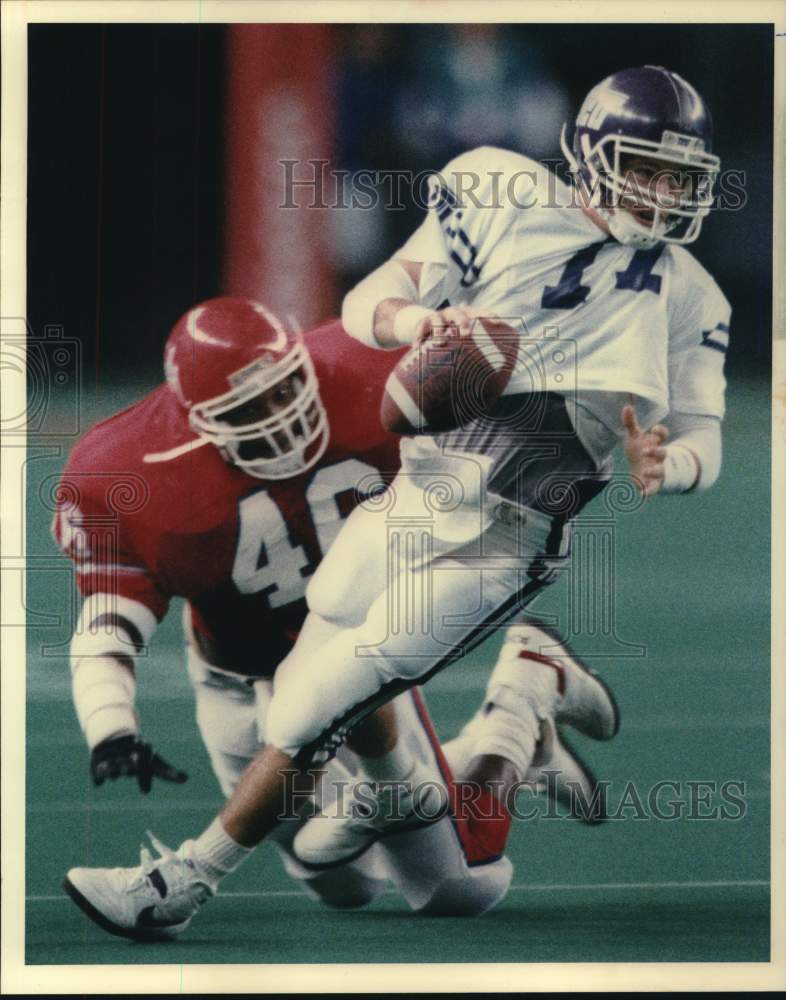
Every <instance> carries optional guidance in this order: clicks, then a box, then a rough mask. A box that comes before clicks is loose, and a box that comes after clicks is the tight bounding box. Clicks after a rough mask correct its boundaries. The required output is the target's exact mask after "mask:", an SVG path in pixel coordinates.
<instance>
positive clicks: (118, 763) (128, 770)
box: [90, 735, 188, 794]
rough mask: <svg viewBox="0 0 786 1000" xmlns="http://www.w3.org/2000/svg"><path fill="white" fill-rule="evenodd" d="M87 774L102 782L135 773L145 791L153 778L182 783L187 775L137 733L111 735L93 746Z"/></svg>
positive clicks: (147, 790) (96, 782) (140, 786)
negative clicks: (168, 761) (161, 755)
mask: <svg viewBox="0 0 786 1000" xmlns="http://www.w3.org/2000/svg"><path fill="white" fill-rule="evenodd" d="M90 774H91V776H92V778H93V783H94V784H96V785H103V783H104V782H105V781H106V779H107V778H111V779H112V780H113V781H114V779H115V778H121V777H129V778H132V777H136V780H137V781H138V782H139V790H140V791H141V792H144V793H145V794H147V793H148V792H149V791H150V788H151V787H152V784H153V778H163V780H164V781H173V782H175V784H177V785H182V783H183V782H184V781H186V780H187V779H188V775H187V774H186V772H185V771H178V769H177V768H176V767H172V765H171V764H168V763H167V762H166V761H165V760H164V758H163V757H159V755H158V754H157V753H156V752H155V751H154V750H153V748H152V746H151V745H150V744H149V743H145V742H144V740H141V739H140V738H139V737H138V736H131V735H128V736H115V737H112V738H111V739H108V740H103V741H102V742H101V743H99V744H98V745H97V746H95V747H93V752H92V753H91V754H90Z"/></svg>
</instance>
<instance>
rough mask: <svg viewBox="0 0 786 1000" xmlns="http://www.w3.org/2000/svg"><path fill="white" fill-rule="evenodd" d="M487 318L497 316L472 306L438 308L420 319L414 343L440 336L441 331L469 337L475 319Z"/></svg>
mask: <svg viewBox="0 0 786 1000" xmlns="http://www.w3.org/2000/svg"><path fill="white" fill-rule="evenodd" d="M487 318H496V316H495V314H493V313H489V311H488V310H487V309H474V308H473V307H472V306H447V307H446V308H445V309H436V310H435V311H434V312H432V313H429V314H428V316H424V317H423V319H422V320H421V321H420V325H419V327H418V330H417V332H416V334H415V340H414V343H415V344H421V343H422V342H423V341H424V340H428V338H429V337H434V336H436V337H439V335H440V334H441V333H444V334H453V335H455V334H458V336H460V337H468V336H469V335H470V334H471V333H472V327H473V325H474V323H475V320H477V319H487Z"/></svg>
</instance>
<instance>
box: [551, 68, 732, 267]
mask: <svg viewBox="0 0 786 1000" xmlns="http://www.w3.org/2000/svg"><path fill="white" fill-rule="evenodd" d="M562 148H563V152H564V153H565V155H566V157H567V159H568V161H569V163H570V164H571V170H572V171H573V172H574V173H575V174H576V175H577V177H578V179H579V181H580V184H581V186H582V187H583V188H584V190H585V192H587V193H588V195H589V198H590V204H591V205H592V206H593V207H594V208H595V209H596V210H597V211H599V212H600V213H601V214H602V215H603V217H604V218H605V220H606V222H607V224H608V226H609V229H610V230H611V233H612V235H613V236H614V237H615V238H616V239H618V240H619V241H620V242H621V243H626V244H629V245H632V246H637V247H647V246H653V245H655V244H656V243H659V242H666V243H692V242H693V241H694V240H695V239H696V238H697V237H698V235H699V231H700V230H701V224H702V222H703V220H704V218H705V217H706V215H707V214H708V213H709V210H710V207H711V205H712V187H713V184H714V182H715V178H716V176H717V174H718V170H719V169H720V160H719V158H718V157H717V156H714V155H713V154H712V152H711V149H712V118H711V117H710V113H709V109H708V108H707V105H706V104H705V102H704V100H703V98H702V97H701V95H700V94H699V93H698V91H697V90H696V89H695V88H694V87H692V86H691V85H690V84H689V83H688V82H687V80H683V78H682V77H681V76H678V75H677V74H676V73H672V72H671V71H669V70H667V69H663V68H662V67H660V66H642V67H639V68H637V69H625V70H620V71H619V72H618V73H613V74H612V75H611V76H609V77H607V78H606V79H605V80H603V81H602V82H601V83H599V84H598V85H597V86H595V87H593V88H592V90H591V91H590V92H589V94H588V95H587V97H586V99H585V101H584V103H583V104H582V106H581V109H580V111H579V113H578V116H577V117H576V127H575V131H574V135H573V148H572V150H571V149H570V148H569V147H568V145H567V142H566V138H565V128H564V126H563V132H562ZM637 167H638V168H639V172H638V173H637ZM642 167H645V168H646V177H645V178H644V180H643V188H642V174H641V172H640V171H641V169H642Z"/></svg>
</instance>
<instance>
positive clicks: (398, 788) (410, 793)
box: [293, 767, 448, 868]
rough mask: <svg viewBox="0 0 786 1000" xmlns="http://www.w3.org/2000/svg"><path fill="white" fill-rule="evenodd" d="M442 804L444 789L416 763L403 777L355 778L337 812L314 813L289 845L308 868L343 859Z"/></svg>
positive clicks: (427, 818)
mask: <svg viewBox="0 0 786 1000" xmlns="http://www.w3.org/2000/svg"><path fill="white" fill-rule="evenodd" d="M447 808H448V797H447V790H446V789H445V788H444V786H443V785H442V783H441V782H439V781H436V780H434V779H433V777H432V776H431V774H430V773H428V772H426V771H425V770H424V769H423V768H420V767H416V768H415V770H414V771H413V773H412V774H411V775H410V777H409V778H407V780H406V782H399V783H396V782H392V781H391V782H384V781H381V782H371V781H366V780H360V781H357V782H355V784H354V785H353V786H352V790H351V794H350V796H349V797H345V798H344V799H343V802H342V803H341V813H342V814H341V815H338V816H334V815H328V814H318V815H317V816H315V817H314V818H313V819H311V820H310V821H309V822H308V823H306V824H305V826H304V827H303V828H302V829H301V830H300V831H299V832H298V834H297V836H296V837H295V839H294V841H293V848H294V851H295V854H296V855H297V857H298V858H299V859H300V860H301V861H302V862H303V864H304V865H306V866H308V867H309V868H332V867H333V866H334V865H344V864H346V863H347V862H348V861H353V860H354V859H355V858H359V857H360V856H361V854H364V853H365V852H366V851H367V850H368V849H369V848H370V847H371V846H372V844H374V843H376V842H377V841H378V840H381V839H382V838H384V837H390V836H392V835H394V834H397V833H405V832H407V831H409V830H415V829H417V828H418V827H421V826H427V825H428V824H429V823H433V822H435V821H436V820H438V819H440V818H441V817H442V816H444V814H445V811H446V810H447Z"/></svg>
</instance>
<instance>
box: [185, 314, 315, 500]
mask: <svg viewBox="0 0 786 1000" xmlns="http://www.w3.org/2000/svg"><path fill="white" fill-rule="evenodd" d="M249 309H252V310H255V311H256V312H259V311H260V310H262V311H261V313H260V316H262V317H263V319H264V322H259V323H257V322H256V321H255V318H254V316H253V315H251V317H250V322H249V316H248V313H249ZM199 310H202V312H199ZM194 313H197V320H198V324H199V325H198V326H197V323H196V322H195V321H194V320H193V319H190V320H189V317H192V316H193V314H194ZM216 315H218V321H217V322H216V324H215V326H216V327H217V329H218V330H219V331H220V332H219V334H218V336H216V335H214V334H211V332H209V330H210V324H211V321H213V320H214V318H215V316H216ZM184 320H185V322H184ZM241 321H242V322H241ZM271 322H272V325H273V331H272V332H273V336H272V337H271V331H270V328H269V327H270V324H271ZM205 327H207V328H208V329H204V328H205ZM194 329H197V336H196V337H195V336H194ZM189 337H190V340H189V339H187V338H189ZM166 357H167V372H168V376H167V377H168V380H169V381H170V386H171V387H172V388H173V391H175V392H176V394H177V395H178V398H179V399H180V402H181V403H182V404H183V405H184V406H186V407H187V408H188V420H189V424H190V426H191V428H192V429H193V430H194V431H195V432H196V433H197V434H198V435H199V436H200V437H201V438H203V439H204V440H207V441H209V442H210V443H211V444H213V445H215V447H216V448H218V450H219V451H220V452H221V455H222V456H223V457H224V459H225V460H226V461H227V462H229V463H230V464H232V465H234V466H236V467H238V468H240V469H242V470H243V471H244V472H245V473H247V474H248V475H250V476H254V477H255V478H258V479H270V480H273V479H289V478H291V477H292V476H296V475H299V474H301V473H303V472H306V471H307V470H308V469H309V468H311V467H312V466H313V465H314V464H315V463H316V462H317V461H318V460H319V459H320V458H321V456H322V455H323V453H324V451H325V448H326V447H327V443H328V438H329V427H328V422H327V413H326V412H325V408H324V406H323V404H322V401H321V399H320V396H319V383H318V380H317V376H316V372H315V371H314V365H313V362H312V361H311V358H310V356H309V354H308V350H307V349H306V346H305V344H304V343H303V340H302V338H301V337H300V336H296V335H294V334H288V333H285V331H284V330H283V328H281V326H280V325H279V324H278V321H277V320H275V318H274V317H272V316H271V314H269V313H268V312H267V311H266V310H263V309H262V307H261V306H258V305H257V304H255V303H246V302H243V301H241V300H231V299H223V300H222V299H216V300H212V302H209V303H206V304H205V305H204V306H201V307H196V309H194V310H191V312H190V313H188V314H186V317H184V319H183V320H181V321H180V323H179V324H178V325H177V326H176V327H175V329H174V330H173V333H172V335H171V337H170V343H169V344H168V346H167V355H166ZM249 358H250V360H249ZM238 359H240V360H242V361H245V362H246V363H245V364H242V366H241V367H235V366H236V364H237V361H238ZM211 362H212V363H213V368H214V370H213V371H212V372H207V373H204V372H203V369H204V366H210V364H211ZM173 366H174V369H175V371H176V374H175V375H174V377H173V375H172V371H173ZM181 367H187V368H188V374H189V375H190V376H191V380H190V382H191V383H194V382H195V381H196V379H197V378H198V377H199V376H200V375H203V378H204V382H203V383H202V384H201V385H200V386H198V387H196V388H194V389H192V391H188V390H186V389H185V388H184V386H183V379H182V378H181V377H180V374H179V370H180V368H181ZM216 388H219V389H224V390H225V391H218V392H215V389H216ZM195 396H199V397H203V398H198V399H196V400H195V401H194V397H195Z"/></svg>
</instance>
